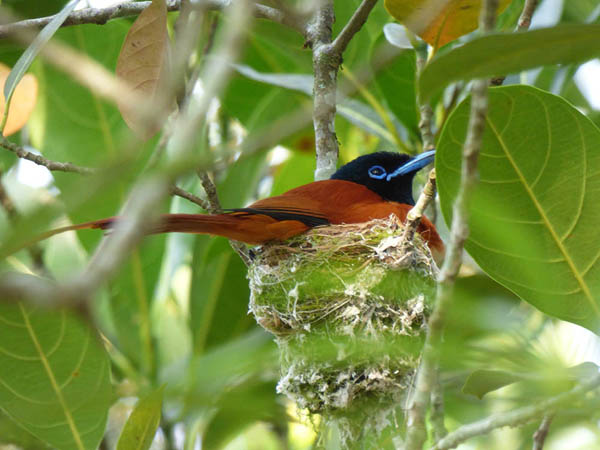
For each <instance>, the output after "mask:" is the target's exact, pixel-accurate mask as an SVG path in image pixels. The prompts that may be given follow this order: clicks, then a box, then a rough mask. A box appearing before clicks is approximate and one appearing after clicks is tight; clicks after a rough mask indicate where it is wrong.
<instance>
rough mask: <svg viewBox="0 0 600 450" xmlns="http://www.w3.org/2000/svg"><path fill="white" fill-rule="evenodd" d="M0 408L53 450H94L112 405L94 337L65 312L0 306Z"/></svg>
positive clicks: (104, 363) (100, 351) (104, 359)
mask: <svg viewBox="0 0 600 450" xmlns="http://www.w3.org/2000/svg"><path fill="white" fill-rule="evenodd" d="M0 323H1V327H0V342H1V345H0V407H2V409H3V410H4V411H5V412H6V413H7V414H8V415H9V416H10V417H11V418H12V419H13V420H15V421H16V422H17V423H19V424H20V425H21V426H22V427H24V428H25V429H26V430H27V431H29V432H30V433H32V434H33V435H35V436H36V437H38V438H39V439H41V440H43V441H45V442H47V443H48V444H50V445H51V446H52V447H56V448H60V449H64V450H70V449H77V450H83V449H90V450H93V449H96V448H98V444H99V443H100V440H101V439H102V436H103V434H104V426H105V423H106V417H107V413H108V407H109V405H110V401H111V385H110V369H109V362H108V358H107V355H106V353H105V351H104V349H103V347H102V345H100V342H99V340H98V337H97V336H96V335H95V334H94V333H92V332H91V331H90V330H89V329H88V327H87V326H85V325H84V324H83V323H81V321H80V320H79V319H78V318H75V317H73V316H72V315H70V314H69V313H67V312H64V311H63V312H50V311H46V310H34V309H31V308H28V307H26V306H23V305H21V304H18V305H17V304H7V303H0Z"/></svg>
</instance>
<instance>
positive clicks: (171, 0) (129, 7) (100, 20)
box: [0, 0, 304, 39]
mask: <svg viewBox="0 0 600 450" xmlns="http://www.w3.org/2000/svg"><path fill="white" fill-rule="evenodd" d="M150 3H151V2H150V1H145V2H123V3H119V4H118V5H114V6H109V7H106V8H86V9H81V10H79V11H74V12H73V13H71V14H70V15H69V17H67V20H65V22H64V23H63V24H62V25H61V26H62V27H68V26H72V25H82V24H86V23H89V24H96V25H104V24H106V23H107V22H108V21H110V20H113V19H120V18H123V17H131V16H137V15H139V14H140V13H141V12H142V11H143V10H144V9H146V8H147V7H148V6H149V5H150ZM193 3H194V6H198V7H202V8H204V9H213V10H221V9H223V8H224V7H225V6H227V4H228V3H229V2H227V1H226V0H195V1H194V2H193ZM180 8H181V0H168V1H167V9H168V10H169V11H178V10H179V9H180ZM254 17H256V18H259V19H268V20H272V21H274V22H277V23H280V24H282V25H286V26H289V27H290V28H292V29H294V30H296V31H298V32H299V33H301V34H304V22H303V20H302V18H301V17H298V16H297V15H292V14H289V13H287V12H285V11H280V10H278V9H275V8H271V7H269V6H264V5H260V4H256V5H254ZM53 18H54V16H47V17H40V18H37V19H28V20H21V21H19V22H14V23H10V24H7V25H1V26H0V39H5V38H7V37H9V36H11V35H13V34H15V33H18V32H21V31H23V30H30V29H36V28H41V27H43V26H45V25H47V24H48V22H50V21H51V20H52V19H53Z"/></svg>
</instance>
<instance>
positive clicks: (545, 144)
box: [436, 86, 600, 333]
mask: <svg viewBox="0 0 600 450" xmlns="http://www.w3.org/2000/svg"><path fill="white" fill-rule="evenodd" d="M489 95H490V97H489V100H490V107H489V113H488V117H487V123H486V128H485V132H484V137H483V145H482V149H483V150H482V152H481V156H480V162H479V170H480V182H479V184H478V185H477V187H476V189H475V192H474V195H473V198H472V202H471V205H470V211H469V212H470V236H469V239H468V240H467V243H466V248H467V250H468V252H469V253H470V254H471V256H473V258H474V259H475V260H476V261H477V263H478V264H479V265H480V266H481V268H482V269H483V270H484V271H485V272H486V273H487V274H488V275H490V276H491V277H492V278H494V279H495V280H496V281H498V282H499V283H501V284H503V285H504V286H506V287H507V288H509V289H510V290H512V291H513V292H515V293H516V294H517V295H519V296H520V297H521V298H522V299H523V300H525V301H527V302H529V303H531V304H532V305H534V306H536V307H537V308H538V309H540V310H542V311H543V312H545V313H547V314H550V315H552V316H555V317H558V318H560V319H563V320H567V321H570V322H573V323H576V324H579V325H582V326H584V327H586V328H589V329H590V330H591V331H594V332H596V333H598V331H599V328H598V326H599V325H600V241H599V240H598V239H597V227H598V222H600V209H598V207H597V201H596V199H597V196H596V193H597V191H598V189H600V153H599V152H598V151H597V148H596V147H597V145H598V142H600V131H599V130H598V128H596V126H595V125H594V124H593V123H592V122H590V121H589V120H588V119H587V118H586V117H585V116H583V115H582V114H581V113H579V112H578V111H577V110H576V109H575V108H573V107H572V106H571V105H570V104H569V103H567V102H566V101H565V100H563V99H562V98H560V97H557V96H554V95H552V94H549V93H547V92H544V91H541V90H539V89H537V88H533V87H529V86H506V87H501V88H494V89H490V93H489ZM469 108H470V101H469V100H468V99H467V100H466V101H463V102H462V103H461V104H460V105H459V106H458V107H457V108H456V110H455V111H454V112H453V113H452V115H451V116H450V118H449V119H448V121H447V123H446V125H445V127H444V129H443V131H442V135H441V137H440V141H439V145H438V153H437V156H436V170H437V174H438V186H439V192H440V200H441V205H442V211H443V213H444V217H445V219H446V222H447V223H450V222H451V215H452V203H453V202H454V199H455V197H456V192H457V189H458V183H459V179H460V164H461V152H462V146H463V142H464V140H465V133H466V129H467V122H468V119H469Z"/></svg>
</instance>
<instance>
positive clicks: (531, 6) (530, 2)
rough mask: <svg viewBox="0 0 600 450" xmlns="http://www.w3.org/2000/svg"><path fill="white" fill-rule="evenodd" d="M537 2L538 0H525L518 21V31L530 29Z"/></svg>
mask: <svg viewBox="0 0 600 450" xmlns="http://www.w3.org/2000/svg"><path fill="white" fill-rule="evenodd" d="M537 4H538V0H525V5H524V6H523V11H522V12H521V15H520V16H519V20H518V22H517V31H525V30H528V29H529V26H530V25H531V18H532V17H533V12H534V11H535V7H536V6H537Z"/></svg>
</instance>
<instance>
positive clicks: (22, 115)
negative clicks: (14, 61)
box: [0, 63, 38, 136]
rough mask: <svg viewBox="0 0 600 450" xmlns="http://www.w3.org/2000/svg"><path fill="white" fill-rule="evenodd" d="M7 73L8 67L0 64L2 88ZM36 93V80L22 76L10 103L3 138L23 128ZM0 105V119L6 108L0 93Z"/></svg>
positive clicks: (33, 103)
mask: <svg viewBox="0 0 600 450" xmlns="http://www.w3.org/2000/svg"><path fill="white" fill-rule="evenodd" d="M9 73H10V67H8V66H5V65H4V64H2V63H0V86H4V83H5V82H6V78H7V77H8V74H9ZM37 93H38V82H37V78H36V77H35V76H34V75H33V74H31V73H28V74H26V75H25V76H23V78H22V79H21V81H19V84H17V88H16V89H15V92H14V93H13V96H12V100H11V102H10V109H9V112H8V119H7V121H6V126H5V127H4V133H3V134H4V136H10V135H11V134H13V133H16V132H17V131H19V130H20V129H21V128H23V126H25V124H26V123H27V121H28V120H29V116H31V113H32V112H33V108H34V107H35V103H36V100H37ZM0 103H1V104H0V117H2V116H3V115H4V108H5V107H6V99H5V98H4V94H3V93H2V92H0Z"/></svg>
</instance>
